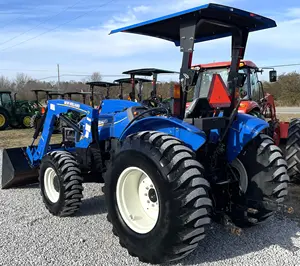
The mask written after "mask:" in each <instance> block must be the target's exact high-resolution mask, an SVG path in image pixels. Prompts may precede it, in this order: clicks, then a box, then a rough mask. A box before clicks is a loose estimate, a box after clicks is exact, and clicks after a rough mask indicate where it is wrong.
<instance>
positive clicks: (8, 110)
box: [0, 91, 33, 130]
mask: <svg viewBox="0 0 300 266" xmlns="http://www.w3.org/2000/svg"><path fill="white" fill-rule="evenodd" d="M32 115H33V113H32V108H31V106H30V105H29V104H28V101H17V100H16V93H15V94H14V97H12V92H11V91H0V130H5V129H7V128H8V127H9V126H10V127H12V128H20V127H21V128H29V127H30V120H31V116H32Z"/></svg>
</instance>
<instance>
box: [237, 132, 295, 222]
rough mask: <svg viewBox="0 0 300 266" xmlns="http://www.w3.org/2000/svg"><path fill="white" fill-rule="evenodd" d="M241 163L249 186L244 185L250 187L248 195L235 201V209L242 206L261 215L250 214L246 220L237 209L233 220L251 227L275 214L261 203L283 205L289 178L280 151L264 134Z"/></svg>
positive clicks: (242, 154)
mask: <svg viewBox="0 0 300 266" xmlns="http://www.w3.org/2000/svg"><path fill="white" fill-rule="evenodd" d="M238 161H239V162H240V164H241V167H240V169H242V168H244V169H245V171H246V174H247V177H246V178H247V182H244V184H245V183H247V184H248V185H247V189H246V191H245V193H242V195H240V196H237V197H235V198H234V200H235V203H236V206H237V205H243V206H246V207H247V208H250V209H252V210H253V209H255V210H257V211H258V212H256V213H251V212H248V214H247V216H245V215H244V214H245V212H243V211H238V209H237V208H236V209H234V211H233V212H232V213H231V218H232V220H233V222H234V223H235V224H236V225H237V226H240V227H248V226H252V225H255V224H258V223H261V222H263V221H265V220H267V219H268V218H269V217H271V216H272V215H273V213H274V211H272V210H270V209H268V208H267V207H266V206H264V205H262V202H263V200H264V199H267V200H272V201H275V202H277V203H282V202H283V201H284V200H285V198H286V196H287V187H288V182H289V176H288V175H287V164H286V161H285V160H284V158H283V153H282V151H281V149H280V148H279V147H278V146H276V145H275V144H274V141H273V139H272V138H271V137H270V136H268V135H265V134H259V135H258V136H257V137H256V138H254V139H253V140H252V141H251V142H250V143H249V144H248V145H247V146H246V147H245V148H244V150H243V151H242V152H241V154H240V155H239V156H238ZM244 175H245V174H244ZM244 178H245V177H244ZM249 218H250V219H249Z"/></svg>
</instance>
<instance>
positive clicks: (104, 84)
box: [86, 81, 119, 107]
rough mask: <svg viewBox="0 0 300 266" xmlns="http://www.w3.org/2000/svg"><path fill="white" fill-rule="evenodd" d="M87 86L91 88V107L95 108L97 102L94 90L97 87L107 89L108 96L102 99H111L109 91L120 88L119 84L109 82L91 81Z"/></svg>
mask: <svg viewBox="0 0 300 266" xmlns="http://www.w3.org/2000/svg"><path fill="white" fill-rule="evenodd" d="M86 85H89V86H90V92H91V96H90V106H92V107H95V102H94V95H95V94H94V88H95V87H100V88H105V89H106V94H105V96H102V99H109V98H110V97H109V90H110V88H111V87H115V86H118V85H119V84H118V83H112V82H107V81H90V82H87V83H86Z"/></svg>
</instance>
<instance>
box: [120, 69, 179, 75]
mask: <svg viewBox="0 0 300 266" xmlns="http://www.w3.org/2000/svg"><path fill="white" fill-rule="evenodd" d="M173 73H178V72H175V71H170V70H164V69H158V68H139V69H132V70H127V71H124V72H123V73H122V74H129V75H130V74H134V75H140V76H152V75H153V74H173Z"/></svg>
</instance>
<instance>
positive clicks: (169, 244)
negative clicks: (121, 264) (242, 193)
mask: <svg viewBox="0 0 300 266" xmlns="http://www.w3.org/2000/svg"><path fill="white" fill-rule="evenodd" d="M209 187H210V185H209V183H208V181H207V180H206V179H205V178H204V177H203V167H202V165H201V164H200V163H199V162H197V161H196V160H195V154H194V152H193V151H192V150H191V149H190V148H188V147H187V146H185V144H184V143H182V142H181V141H180V140H178V139H177V138H175V137H173V136H170V135H167V134H164V133H161V132H155V131H151V132H146V131H145V132H141V133H139V134H133V135H131V136H129V137H127V138H126V140H125V141H124V142H123V145H122V147H121V149H120V151H119V152H118V154H117V155H116V156H115V157H114V159H113V161H112V162H111V165H110V166H109V167H108V171H107V174H106V177H105V189H104V192H105V197H106V203H107V208H108V220H109V221H110V222H111V223H112V225H113V232H114V234H115V235H116V236H118V237H119V242H120V244H121V246H123V247H124V248H126V249H127V250H128V253H129V254H130V255H132V256H135V257H138V258H139V260H140V261H143V262H147V263H152V264H158V263H163V262H167V261H173V260H179V259H181V258H184V257H186V256H187V255H188V254H190V253H191V252H192V251H193V250H195V249H196V247H197V246H198V243H199V241H200V240H202V239H203V238H204V237H205V226H207V225H208V224H210V214H209V213H210V210H211V206H212V202H211V200H210V198H209V196H208V190H209ZM138 191H139V192H140V193H138ZM143 202H144V203H143ZM147 208H148V209H147Z"/></svg>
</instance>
